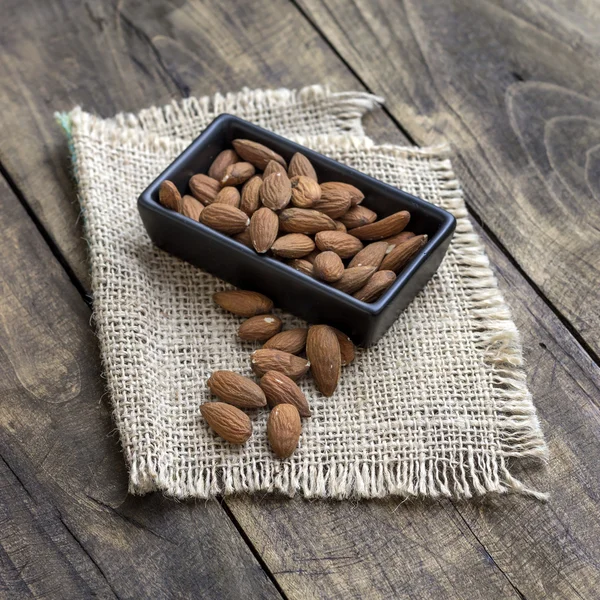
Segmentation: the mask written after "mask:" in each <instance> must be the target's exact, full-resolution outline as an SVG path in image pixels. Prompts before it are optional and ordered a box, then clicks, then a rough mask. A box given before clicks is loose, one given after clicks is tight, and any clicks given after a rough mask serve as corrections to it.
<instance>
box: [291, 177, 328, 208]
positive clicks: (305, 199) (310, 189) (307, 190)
mask: <svg viewBox="0 0 600 600" xmlns="http://www.w3.org/2000/svg"><path fill="white" fill-rule="evenodd" d="M290 183H291V185H292V204H293V205H294V206H297V207H298V208H312V207H313V206H314V205H315V203H316V202H318V201H319V199H320V198H321V188H320V187H319V184H318V183H317V182H316V181H315V180H314V179H312V178H310V177H307V176H306V175H297V176H296V177H293V178H292V179H291V180H290Z"/></svg>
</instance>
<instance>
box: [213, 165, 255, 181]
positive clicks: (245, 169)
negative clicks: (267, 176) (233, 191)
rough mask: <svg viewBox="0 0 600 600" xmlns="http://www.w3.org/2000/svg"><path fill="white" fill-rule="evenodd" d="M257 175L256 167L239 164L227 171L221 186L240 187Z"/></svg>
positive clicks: (228, 168) (222, 178) (231, 166)
mask: <svg viewBox="0 0 600 600" xmlns="http://www.w3.org/2000/svg"><path fill="white" fill-rule="evenodd" d="M254 173H256V170H255V168H254V165H252V164H250V163H249V162H237V163H234V164H232V165H229V166H228V167H227V168H226V169H225V175H223V177H221V185H223V186H225V185H240V184H242V183H244V182H245V181H248V179H250V177H252V176H253V175H254Z"/></svg>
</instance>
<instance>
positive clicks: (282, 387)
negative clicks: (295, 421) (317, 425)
mask: <svg viewBox="0 0 600 600" xmlns="http://www.w3.org/2000/svg"><path fill="white" fill-rule="evenodd" d="M260 387H261V389H262V391H263V393H264V395H265V396H266V398H267V402H268V403H269V406H270V407H271V408H274V407H275V406H277V405H278V404H292V405H293V406H295V407H296V408H297V409H298V412H299V413H300V416H301V417H310V407H309V406H308V401H307V400H306V396H305V395H304V394H303V393H302V390H301V389H300V388H299V387H298V386H297V385H296V383H295V382H294V381H293V380H292V379H290V378H289V377H288V376H287V375H284V374H283V373H280V372H279V371H267V372H266V373H265V374H264V375H263V376H262V378H261V380H260Z"/></svg>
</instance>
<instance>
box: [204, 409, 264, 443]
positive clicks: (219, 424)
mask: <svg viewBox="0 0 600 600" xmlns="http://www.w3.org/2000/svg"><path fill="white" fill-rule="evenodd" d="M200 412H201V413H202V416H203V417H204V420H205V421H206V422H207V423H208V426H209V427H210V428H211V429H212V430H213V431H214V432H215V433H216V434H217V435H218V436H220V437H222V438H223V439H224V440H225V441H227V442H229V443H230V444H245V443H246V442H247V441H248V439H249V438H250V436H251V435H252V422H251V421H250V418H249V417H248V415H247V414H246V413H245V412H242V411H241V410H240V409H239V408H236V407H235V406H232V405H231V404H226V403H225V402H207V403H206V404H203V405H202V406H201V407H200Z"/></svg>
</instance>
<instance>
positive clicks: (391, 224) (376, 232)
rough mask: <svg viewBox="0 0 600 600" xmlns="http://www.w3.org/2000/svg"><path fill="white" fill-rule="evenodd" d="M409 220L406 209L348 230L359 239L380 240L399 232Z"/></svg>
mask: <svg viewBox="0 0 600 600" xmlns="http://www.w3.org/2000/svg"><path fill="white" fill-rule="evenodd" d="M409 221H410V213H409V212H408V211H406V210H402V211H400V212H397V213H394V214H393V215H390V216H389V217H385V219H381V220H380V221H375V223H370V224H369V225H362V226H361V227H355V228H353V229H351V230H350V233H351V234H352V235H354V236H356V237H357V238H358V239H359V240H382V239H383V238H386V237H390V236H391V235H396V234H397V233H400V232H401V231H402V230H403V229H404V228H405V227H406V226H407V225H408V222H409Z"/></svg>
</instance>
